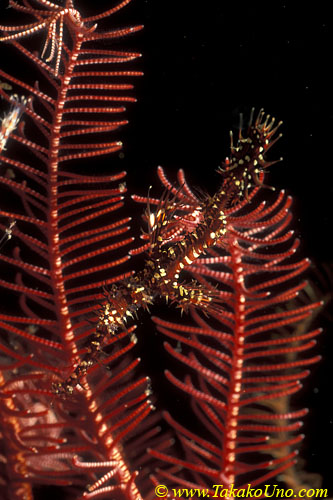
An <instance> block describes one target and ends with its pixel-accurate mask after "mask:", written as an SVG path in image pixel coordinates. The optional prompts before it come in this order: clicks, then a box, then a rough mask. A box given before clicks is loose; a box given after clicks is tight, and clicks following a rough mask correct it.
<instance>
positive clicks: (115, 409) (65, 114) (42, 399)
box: [0, 0, 151, 500]
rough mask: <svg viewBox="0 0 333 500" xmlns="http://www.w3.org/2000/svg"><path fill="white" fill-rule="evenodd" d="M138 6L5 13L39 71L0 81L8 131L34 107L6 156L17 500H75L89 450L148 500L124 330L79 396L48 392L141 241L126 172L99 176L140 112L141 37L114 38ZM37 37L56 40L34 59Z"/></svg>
mask: <svg viewBox="0 0 333 500" xmlns="http://www.w3.org/2000/svg"><path fill="white" fill-rule="evenodd" d="M77 3H79V2H77ZM128 3H129V1H128V0H126V1H122V2H119V3H118V4H116V2H114V3H113V5H114V7H113V8H109V9H108V11H107V12H105V13H103V14H100V15H97V16H90V17H86V18H84V16H83V15H81V13H80V12H79V11H78V10H77V9H76V6H74V1H71V0H65V1H48V0H11V1H10V6H11V7H12V8H11V9H10V10H8V11H6V12H5V14H6V15H8V16H14V15H17V14H18V15H19V16H20V18H21V20H22V18H23V19H24V21H23V25H22V26H17V25H18V24H19V23H18V22H17V21H16V22H15V21H13V22H12V23H11V24H12V26H1V30H2V33H1V41H2V42H4V43H2V44H1V50H3V51H6V50H8V51H12V53H15V55H16V57H17V60H18V61H19V62H20V61H21V60H22V61H23V64H26V66H27V67H28V68H29V71H28V72H22V74H21V78H20V77H19V76H18V74H19V73H20V69H21V68H20V65H19V64H17V63H16V61H15V65H13V66H15V67H12V68H11V69H10V73H11V72H13V73H14V76H12V75H11V74H8V73H9V71H8V73H6V72H5V71H4V70H3V69H1V71H0V73H1V74H0V78H1V86H0V94H1V96H2V98H3V99H4V100H5V101H7V102H8V103H9V104H11V105H12V106H13V108H12V111H13V112H14V113H16V114H13V115H11V118H10V120H7V122H5V129H6V130H8V124H9V125H10V124H12V125H15V124H16V118H17V117H18V114H19V113H20V111H21V109H19V110H18V109H17V103H16V102H12V101H11V95H12V94H17V95H20V96H21V95H22V94H23V95H25V97H26V98H27V104H26V105H25V106H24V109H23V115H22V117H21V122H22V123H24V127H23V126H18V127H16V129H15V130H12V131H11V133H10V135H9V138H8V140H7V143H6V150H3V151H2V152H1V155H0V162H1V173H4V175H3V176H1V177H0V186H1V188H3V189H2V193H1V194H3V192H4V193H5V196H2V200H1V201H2V204H1V209H0V217H1V221H0V229H1V230H3V231H5V229H6V228H8V227H9V224H10V221H16V224H15V227H14V228H13V237H12V239H11V241H10V242H7V243H6V245H5V246H4V248H3V249H2V251H1V254H0V263H1V272H2V274H1V280H0V285H1V287H2V288H3V289H4V290H5V293H4V294H3V297H4V299H3V300H2V301H1V304H0V308H1V310H0V330H1V332H0V392H1V398H0V426H1V431H3V429H5V430H6V432H1V436H0V441H1V450H2V451H1V454H2V455H5V456H6V457H7V463H6V481H4V482H3V483H2V485H1V495H3V498H5V499H7V498H10V499H15V500H16V499H20V500H21V499H22V498H23V493H22V492H23V490H24V495H25V496H24V498H29V499H30V498H33V488H34V487H35V486H36V487H38V486H40V485H42V484H50V485H52V486H63V487H66V486H68V485H70V488H71V489H72V490H75V491H74V492H73V498H74V497H75V498H77V497H78V496H79V495H80V493H81V494H83V490H84V489H85V486H86V484H87V482H89V480H91V479H93V478H91V476H90V477H89V478H87V477H85V475H84V474H83V473H82V471H79V470H77V469H75V468H74V467H73V464H72V462H71V457H72V456H73V455H74V454H78V453H81V452H82V453H83V454H84V455H85V458H86V459H87V460H91V461H93V462H94V461H96V460H105V461H110V460H111V461H113V460H114V461H116V462H117V467H116V472H115V474H114V476H113V478H112V483H113V484H114V485H117V486H118V487H119V488H120V487H121V488H122V489H123V490H124V494H123V497H122V498H126V499H127V500H129V499H131V500H132V499H133V498H135V499H136V500H138V499H140V498H141V497H140V494H139V492H138V490H137V488H136V487H135V484H134V483H133V480H132V477H133V474H132V471H131V470H130V465H129V464H128V461H127V459H126V457H125V456H124V453H123V448H122V447H121V446H120V441H121V442H122V443H123V441H124V440H125V439H126V436H127V434H128V432H129V431H130V430H131V429H133V428H134V427H135V426H136V424H137V423H138V422H140V421H141V420H142V419H143V418H144V417H145V416H146V415H147V414H148V413H149V412H150V411H151V407H150V402H149V398H148V393H147V392H146V391H147V382H148V381H147V377H138V376H137V370H136V367H137V365H138V363H139V361H138V360H137V359H135V356H133V355H130V356H128V353H129V351H130V350H131V349H132V348H133V347H134V341H133V339H132V338H131V337H130V336H128V335H127V334H126V333H123V332H119V334H118V335H117V337H112V338H108V340H107V344H108V348H107V349H108V352H107V357H106V358H105V359H103V361H102V362H101V363H95V364H94V366H91V367H90V371H89V372H88V373H87V374H86V376H85V377H83V378H82V379H81V380H80V383H81V386H84V390H83V389H82V387H78V390H77V391H76V393H75V396H74V397H73V398H58V397H56V396H55V394H54V392H53V391H52V383H57V382H59V381H60V382H61V381H63V380H64V379H66V377H67V376H68V375H69V374H70V373H72V372H73V371H74V370H75V368H76V367H77V366H78V364H80V361H81V360H82V359H84V358H85V356H86V348H85V341H86V339H87V338H89V337H90V335H91V334H93V333H94V331H95V329H96V313H97V312H98V311H99V307H100V304H101V302H102V301H103V300H104V294H103V291H102V287H103V286H104V285H105V286H108V285H111V284H112V283H115V282H119V281H121V280H124V279H125V278H126V277H128V276H129V275H130V272H129V269H128V268H127V267H126V265H123V264H125V263H126V262H127V261H128V255H127V250H126V247H127V245H129V244H130V243H131V242H132V240H133V238H132V237H131V235H129V233H128V231H129V229H130V228H129V221H130V218H129V217H128V216H127V214H125V213H124V212H122V207H123V203H124V200H123V198H124V193H125V191H126V188H125V185H124V178H125V175H126V173H125V172H119V171H110V170H108V172H107V174H105V175H101V172H100V171H99V170H100V163H99V157H100V156H102V155H106V154H108V153H111V152H115V151H119V150H120V149H121V147H122V144H121V141H120V130H119V129H120V127H121V126H122V125H125V124H126V123H127V120H126V119H125V116H124V112H125V106H127V105H128V104H129V103H131V102H134V101H135V98H134V97H133V95H132V92H131V89H132V87H133V85H132V78H133V77H136V76H138V75H139V74H141V73H140V72H139V71H132V69H135V68H134V67H132V66H131V68H130V67H129V66H128V65H129V63H130V64H132V62H133V61H134V60H135V59H136V58H137V57H138V56H139V54H137V53H135V52H133V51H131V50H121V49H120V47H119V44H118V40H116V39H117V38H121V39H124V37H125V35H129V34H131V33H134V32H135V31H137V30H138V29H140V27H133V28H131V27H129V28H126V27H125V28H123V29H121V28H118V29H114V30H112V29H111V30H110V22H111V19H109V18H108V16H109V15H111V14H116V12H117V11H118V10H119V9H120V8H121V7H123V6H125V5H126V4H128ZM60 4H61V5H60ZM115 22H117V20H116V19H115ZM1 24H2V25H3V24H5V22H4V20H3V18H2V19H1ZM39 34H41V35H44V36H45V37H46V40H47V42H46V45H45V44H44V40H45V38H44V39H42V41H41V46H40V47H39V48H38V42H39V40H40V38H41V37H40V36H38V35H39ZM35 35H36V36H35ZM28 36H29V37H30V38H31V40H30V39H29V40H28V38H27V37H28ZM115 40H116V43H114V41H115ZM119 43H120V42H119ZM128 43H130V42H128ZM9 44H10V45H11V47H8V45H9ZM115 45H116V46H115ZM32 47H33V49H32ZM7 60H8V58H6V59H5V62H4V64H6V62H7ZM8 66H9V63H8ZM3 81H4V82H5V84H3V83H2V82H3ZM35 82H38V84H37V83H36V84H35ZM11 87H12V88H11ZM9 91H10V92H9ZM2 102H3V100H2ZM114 132H116V135H114ZM118 134H119V135H118ZM91 161H92V164H91ZM110 162H111V163H110V166H109V168H112V160H111V159H110ZM91 165H92V166H93V167H92V166H91ZM92 168H93V172H92ZM78 169H79V171H78ZM122 265H123V267H120V266H122ZM91 322H93V327H92V326H91ZM132 330H134V327H132ZM104 364H107V365H108V366H109V367H110V371H106V370H105V369H104V366H102V365H104ZM119 400H121V404H120V405H118V402H119ZM55 429H56V430H55ZM126 486H128V489H126ZM3 490H5V491H3ZM60 496H61V494H60Z"/></svg>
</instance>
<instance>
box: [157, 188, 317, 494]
mask: <svg viewBox="0 0 333 500" xmlns="http://www.w3.org/2000/svg"><path fill="white" fill-rule="evenodd" d="M257 192H258V190H257ZM266 192H267V193H269V191H268V190H267V191H266ZM252 193H253V191H252ZM252 193H251V194H250V196H251V195H252ZM270 198H272V197H271V196H270ZM290 205H291V199H290V197H288V196H286V195H285V193H284V192H281V193H279V194H278V195H274V197H273V199H269V200H267V201H266V202H263V201H260V200H258V199H257V198H256V197H255V196H252V198H251V204H249V203H248V202H247V201H246V200H243V202H241V203H239V204H238V205H235V206H234V207H232V208H230V209H229V210H228V211H227V216H228V234H227V244H222V245H221V246H216V247H214V249H211V255H207V256H205V257H201V258H199V259H197V261H196V262H194V263H193V264H192V265H190V266H188V268H187V271H188V272H189V273H190V274H192V275H193V277H194V278H196V279H198V280H199V281H200V282H201V283H206V286H207V287H211V286H217V287H218V289H219V291H220V297H221V299H223V307H221V308H220V310H219V311H218V312H217V313H216V312H214V311H212V312H211V313H210V315H209V317H208V318H207V317H205V316H204V315H203V314H202V312H201V311H200V309H199V308H191V317H188V318H185V319H184V318H182V319H181V320H180V319H179V321H178V322H177V321H169V320H168V319H161V318H154V321H155V322H156V324H157V328H158V330H159V331H160V332H161V333H162V334H164V335H165V336H166V337H167V341H166V342H165V349H166V351H167V352H168V354H169V355H171V356H173V357H174V359H175V360H176V361H177V362H178V363H180V364H181V368H180V369H178V370H177V372H176V370H175V373H173V372H172V371H169V370H167V371H166V372H165V375H166V377H167V379H168V380H169V381H170V382H171V383H172V384H173V385H174V386H175V387H176V388H177V390H180V391H182V392H183V393H184V394H185V395H187V396H189V397H190V401H191V407H192V409H193V418H194V420H193V424H192V422H191V421H187V422H186V421H183V422H182V421H180V419H179V420H176V419H175V418H174V417H173V416H172V415H170V414H169V413H167V414H166V420H167V422H168V423H169V424H170V425H171V426H172V427H173V428H174V430H175V431H176V433H177V435H178V439H179V443H178V445H179V446H181V447H182V448H183V454H182V456H181V458H180V457H179V451H178V448H177V452H176V451H168V452H166V451H161V450H159V449H158V448H156V449H154V448H153V449H152V450H151V451H150V453H151V455H152V456H153V457H155V458H156V459H158V460H159V461H162V462H164V466H159V468H158V471H156V474H155V479H156V482H157V483H156V484H160V483H162V484H166V485H167V486H168V487H169V485H170V486H171V485H172V487H174V485H177V487H185V485H186V484H189V483H190V484H191V487H192V488H211V485H212V484H221V483H223V484H224V485H225V487H230V486H231V485H232V484H234V485H235V487H237V488H243V487H245V488H246V487H247V484H248V483H251V487H254V486H256V485H262V484H265V483H267V482H269V480H270V479H272V478H276V477H278V476H279V474H281V473H282V472H283V471H285V470H287V469H288V468H289V467H292V466H293V465H294V464H295V462H296V460H297V454H298V451H297V449H296V447H297V443H299V442H300V441H301V440H302V438H303V436H302V434H300V433H299V429H300V428H301V426H302V422H301V421H300V418H302V417H303V416H304V415H305V414H306V413H307V410H306V409H302V410H290V409H289V408H288V410H287V411H283V410H282V411H281V412H280V413H279V412H276V410H275V411H272V408H274V407H273V405H269V402H270V401H276V402H277V404H276V406H275V409H276V408H278V407H279V405H278V402H279V399H280V398H285V397H289V396H291V395H292V394H294V393H296V392H298V391H299V390H300V389H301V387H302V384H301V382H302V380H303V379H304V378H305V377H307V376H308V375H309V370H308V369H307V367H308V366H311V365H312V364H313V363H315V362H317V361H318V360H319V359H320V357H319V356H317V355H316V354H312V355H311V354H307V351H308V350H310V349H311V348H313V347H314V346H315V343H316V341H315V340H314V339H315V338H316V336H317V335H318V334H319V333H320V329H318V328H315V329H310V331H306V332H305V331H303V332H301V333H299V331H298V325H300V323H301V322H303V321H307V322H309V318H310V317H311V314H312V312H313V311H314V310H315V309H316V308H317V307H319V306H320V305H321V303H320V302H315V303H308V304H300V303H298V302H297V301H295V300H294V299H295V298H296V297H297V296H298V293H299V292H300V291H301V290H302V289H303V288H304V287H305V286H306V282H304V281H303V280H301V281H300V276H301V275H302V273H303V272H304V271H305V270H306V269H307V268H308V266H309V261H308V259H304V258H300V257H299V256H298V255H297V249H298V247H299V241H298V240H295V239H294V236H293V231H290V229H289V225H290V221H291V212H290ZM290 301H291V303H290ZM307 324H309V323H307ZM281 329H283V334H281ZM281 436H282V437H283V438H282V439H281ZM178 445H177V446H178ZM175 448H176V447H175ZM286 449H288V453H283V451H284V450H286ZM277 450H279V451H280V453H277ZM172 467H177V469H175V470H177V472H176V473H175V472H174V470H172ZM211 491H212V493H210V494H211V495H212V494H213V490H211Z"/></svg>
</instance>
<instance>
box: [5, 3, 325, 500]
mask: <svg viewBox="0 0 333 500" xmlns="http://www.w3.org/2000/svg"><path fill="white" fill-rule="evenodd" d="M5 4H6V2H4V1H3V0H2V1H1V5H0V22H1V18H2V15H3V14H2V13H3V12H4V6H5ZM75 5H76V7H77V8H78V9H79V10H80V11H81V14H82V15H83V16H86V15H91V14H95V13H97V12H100V11H102V10H103V9H104V8H106V7H110V6H111V5H112V3H111V2H110V0H108V1H100V0H98V1H95V2H92V1H82V0H80V1H79V0H77V1H76V2H75ZM131 24H132V25H134V24H144V25H145V28H144V30H143V31H142V32H140V33H137V34H136V35H134V36H133V37H131V38H130V39H127V40H124V44H122V40H120V41H118V42H117V43H116V45H115V47H116V48H121V47H122V46H123V45H125V46H126V47H127V48H131V49H133V50H139V51H140V52H142V54H143V58H142V59H140V60H139V61H137V62H135V63H133V65H132V67H133V69H139V70H142V71H144V73H145V75H144V77H143V78H140V79H139V81H138V82H137V85H136V90H135V93H134V95H135V96H136V97H137V99H138V103H136V104H135V105H134V106H132V105H131V106H130V107H129V112H128V116H127V117H128V118H129V119H130V124H129V125H128V126H127V127H126V129H125V128H124V130H123V133H122V135H121V137H122V140H123V142H124V150H123V152H122V154H121V155H116V157H113V159H109V160H107V162H104V167H103V168H109V167H110V168H112V170H113V171H118V170H119V169H123V168H125V169H126V170H127V171H128V174H129V177H128V186H129V190H130V192H135V193H138V194H141V195H146V194H147V190H148V186H149V185H150V184H152V185H153V193H154V194H155V195H156V196H158V195H159V194H160V192H161V191H159V189H160V188H159V183H158V181H157V177H156V167H157V166H158V165H163V166H164V167H165V170H166V172H167V173H168V175H169V176H170V177H171V178H173V179H174V178H175V173H176V171H177V169H178V168H184V170H185V171H186V174H187V178H188V180H189V183H190V184H191V185H194V186H199V187H200V188H202V189H203V190H207V191H208V192H210V193H213V192H214V189H215V187H216V184H217V182H218V176H217V174H216V172H215V170H216V168H217V166H218V165H219V164H220V163H221V161H222V160H223V159H224V157H225V156H227V155H228V150H229V129H230V128H233V129H234V130H237V126H238V120H239V118H238V116H239V112H245V113H247V112H248V111H249V110H250V109H251V107H253V106H254V107H256V108H257V109H259V108H261V107H263V108H264V109H265V110H266V111H267V112H268V113H269V114H271V115H273V116H275V117H276V118H277V120H283V122H284V125H283V128H282V132H283V134H284V135H283V138H282V139H281V140H280V141H279V143H278V144H277V145H276V146H275V147H274V149H273V150H272V151H271V153H270V157H269V159H275V158H279V157H280V156H283V157H284V161H283V162H282V163H279V164H277V165H275V166H273V167H272V168H271V172H270V174H269V179H268V183H269V184H271V185H274V186H276V187H277V188H279V189H281V188H283V189H286V190H287V191H288V193H290V194H292V195H293V197H294V200H295V201H294V206H293V207H294V213H295V221H296V224H297V230H298V231H299V232H300V235H301V240H302V241H301V248H302V252H303V253H304V254H305V255H307V256H309V257H311V259H312V260H313V261H314V262H315V263H316V264H317V265H318V266H321V265H322V264H323V263H326V262H331V265H332V240H331V227H332V222H331V221H332V218H331V199H332V197H333V187H332V182H331V171H332V167H333V165H332V163H333V159H332V154H331V150H332V128H333V104H332V89H333V81H332V79H333V78H332V75H331V68H332V56H331V54H332V38H333V31H332V21H331V16H330V15H329V9H328V3H326V2H320V1H317V2H315V3H310V2H309V3H308V4H305V3H303V2H297V1H286V2H283V1H270V2H244V1H241V2H237V1H235V2H224V1H206V2H192V1H189V0H178V1H175V0H168V1H167V0H133V1H132V3H131V4H130V5H129V6H127V7H126V8H125V9H123V11H121V12H119V13H117V14H115V15H114V16H113V19H112V20H110V21H109V22H108V23H105V22H104V24H103V26H106V27H107V28H108V29H112V28H117V27H121V26H127V25H131ZM135 211H136V212H137V213H138V214H139V213H140V211H141V208H139V209H138V207H136V208H135ZM135 224H137V225H139V224H140V219H139V217H137V219H136V222H135ZM323 323H325V319H324V320H323ZM326 323H327V321H326ZM324 326H326V325H324ZM146 349H147V352H148V353H149V343H147V347H146ZM318 350H319V351H320V352H321V353H322V354H323V361H322V363H321V364H320V366H317V367H315V368H313V370H312V371H313V373H312V377H311V378H310V379H308V380H307V381H305V387H304V388H303V390H302V393H301V398H300V401H301V404H303V405H304V406H308V407H309V408H310V414H309V417H308V418H307V423H306V425H305V429H304V432H305V434H306V439H305V444H304V447H303V455H304V456H305V457H306V459H307V466H306V469H307V470H308V471H311V472H317V473H320V474H322V475H323V477H324V486H326V487H330V486H331V487H332V479H331V463H332V459H331V453H332V439H331V438H332V428H333V414H332V410H331V406H332V404H331V400H332V394H331V386H332V363H331V361H330V357H331V356H332V340H331V332H330V331H329V328H328V327H327V326H326V332H325V333H324V334H323V335H322V337H321V338H320V340H319V349H318ZM331 495H332V489H331Z"/></svg>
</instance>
